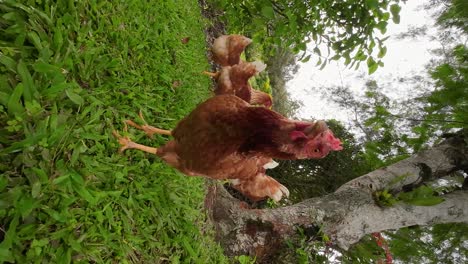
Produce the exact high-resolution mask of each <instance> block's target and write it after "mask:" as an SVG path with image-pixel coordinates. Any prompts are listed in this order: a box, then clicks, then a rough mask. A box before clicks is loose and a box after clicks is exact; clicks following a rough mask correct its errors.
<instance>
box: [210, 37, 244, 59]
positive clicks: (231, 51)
mask: <svg viewBox="0 0 468 264" xmlns="http://www.w3.org/2000/svg"><path fill="white" fill-rule="evenodd" d="M250 43H252V40H251V39H249V38H247V37H244V36H242V35H235V34H233V35H222V36H220V37H219V38H217V39H215V41H214V42H213V46H212V48H211V51H212V53H213V60H214V61H215V62H216V63H218V64H219V65H221V66H223V67H224V66H232V65H235V64H238V63H239V62H240V54H241V53H242V52H243V51H244V49H245V47H247V46H248V45H249V44H250Z"/></svg>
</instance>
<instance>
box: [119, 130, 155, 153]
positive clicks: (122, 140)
mask: <svg viewBox="0 0 468 264" xmlns="http://www.w3.org/2000/svg"><path fill="white" fill-rule="evenodd" d="M124 131H127V125H125V127H124ZM112 134H113V135H114V137H116V138H117V140H118V141H119V144H120V148H119V152H120V153H122V152H124V151H125V150H127V149H138V150H142V151H144V152H148V153H151V154H155V155H156V153H157V152H158V149H157V148H153V147H148V146H145V145H141V144H138V143H135V142H133V141H132V140H131V139H130V138H129V137H123V136H121V135H120V134H119V132H117V131H116V130H114V131H112Z"/></svg>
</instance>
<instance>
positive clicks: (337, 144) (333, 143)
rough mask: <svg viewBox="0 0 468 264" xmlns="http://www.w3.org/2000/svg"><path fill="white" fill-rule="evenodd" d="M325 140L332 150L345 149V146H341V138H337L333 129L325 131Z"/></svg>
mask: <svg viewBox="0 0 468 264" xmlns="http://www.w3.org/2000/svg"><path fill="white" fill-rule="evenodd" d="M325 133H326V134H325V140H326V141H327V142H328V143H329V144H330V148H331V149H332V150H335V151H338V150H342V149H343V146H341V144H342V143H341V140H340V139H338V138H336V137H335V136H334V135H333V132H331V130H327V131H326V132H325Z"/></svg>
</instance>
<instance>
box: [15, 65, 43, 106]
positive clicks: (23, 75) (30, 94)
mask: <svg viewBox="0 0 468 264" xmlns="http://www.w3.org/2000/svg"><path fill="white" fill-rule="evenodd" d="M18 74H19V76H20V79H21V81H22V82H23V84H24V92H23V93H24V100H25V101H32V100H33V98H36V99H38V98H37V90H36V87H35V84H34V81H33V79H32V77H31V74H30V73H29V70H28V67H27V66H26V64H25V63H24V62H23V61H22V60H20V61H19V63H18Z"/></svg>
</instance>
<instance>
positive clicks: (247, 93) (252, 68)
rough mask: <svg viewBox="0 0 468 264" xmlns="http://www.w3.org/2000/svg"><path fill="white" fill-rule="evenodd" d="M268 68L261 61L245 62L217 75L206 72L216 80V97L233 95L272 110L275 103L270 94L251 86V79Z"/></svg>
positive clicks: (222, 70) (227, 67) (222, 69)
mask: <svg viewBox="0 0 468 264" xmlns="http://www.w3.org/2000/svg"><path fill="white" fill-rule="evenodd" d="M265 68H266V65H265V64H264V63H263V62H260V61H254V62H243V61H241V62H240V63H239V64H236V65H234V66H226V67H223V68H221V70H220V71H219V72H217V73H211V72H204V73H205V74H207V75H209V76H212V77H213V78H215V80H216V82H217V87H216V89H215V90H214V92H215V94H216V95H221V94H233V95H235V96H237V97H239V98H241V99H242V100H244V101H246V102H248V103H250V104H251V105H263V106H265V107H267V108H271V106H272V104H273V101H272V98H271V96H270V95H269V94H267V93H264V92H262V91H257V90H255V89H253V88H252V86H251V85H250V84H249V78H250V77H252V76H254V75H255V74H258V73H259V72H261V71H263V70H264V69H265Z"/></svg>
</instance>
